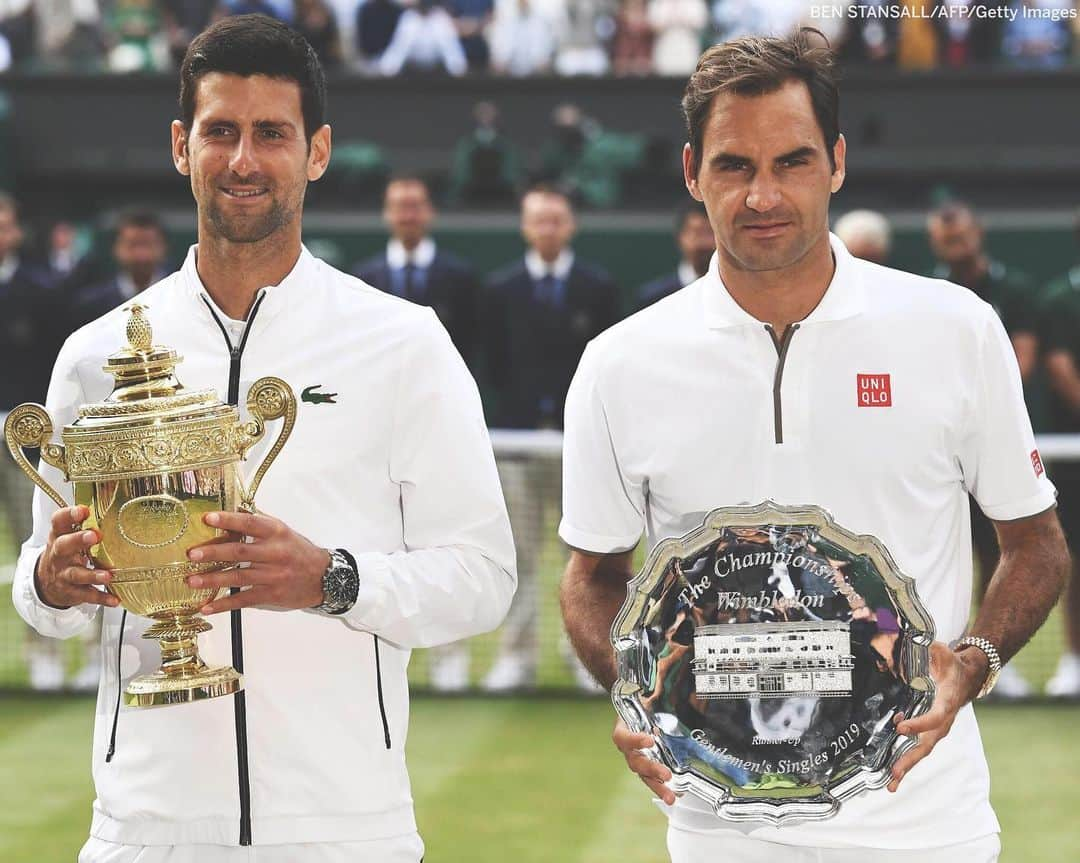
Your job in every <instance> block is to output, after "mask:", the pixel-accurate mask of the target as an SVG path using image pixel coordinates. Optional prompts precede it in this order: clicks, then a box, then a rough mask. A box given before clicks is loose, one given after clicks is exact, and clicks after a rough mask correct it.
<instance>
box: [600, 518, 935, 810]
mask: <svg viewBox="0 0 1080 863" xmlns="http://www.w3.org/2000/svg"><path fill="white" fill-rule="evenodd" d="M933 638H934V626H933V621H932V619H931V618H930V615H929V614H928V613H927V612H926V610H925V609H924V608H923V606H922V604H921V603H920V601H919V599H918V596H917V595H916V593H915V588H914V582H913V581H912V580H911V579H910V578H908V577H906V576H905V575H903V574H902V573H901V572H900V571H899V569H898V568H897V566H896V564H895V562H894V561H893V559H892V557H891V556H890V555H889V553H888V551H887V550H886V549H885V547H884V546H883V545H882V544H881V542H879V541H878V540H877V539H875V538H874V537H870V536H857V535H855V534H853V533H851V532H849V531H847V530H845V529H844V528H842V527H840V526H839V525H837V524H836V523H835V522H834V521H833V520H832V518H831V517H830V516H829V514H828V513H827V512H825V511H824V510H823V509H821V508H820V507H816V506H799V507H787V506H779V505H777V504H775V503H773V502H772V501H766V502H764V503H762V504H759V505H757V506H739V507H727V508H723V509H717V510H714V511H713V512H711V513H709V515H708V516H707V517H706V519H705V521H704V523H703V524H702V525H701V526H700V527H698V528H697V529H695V530H693V531H691V532H690V533H688V534H686V535H685V536H683V537H680V538H678V539H668V540H664V541H663V542H660V543H658V544H657V546H656V547H655V548H654V549H653V551H652V554H651V555H650V556H649V558H648V560H647V561H646V563H645V565H644V567H643V568H642V570H641V572H640V573H639V574H638V575H637V576H636V577H635V578H634V579H633V581H631V583H630V584H629V585H628V587H627V600H626V603H625V604H624V606H623V608H622V610H621V611H620V613H619V615H618V616H617V617H616V619H615V622H614V624H613V625H612V630H611V640H612V644H613V645H614V648H615V653H616V659H617V663H618V671H619V679H618V680H617V681H616V683H615V686H614V687H613V689H612V693H611V695H612V701H613V702H614V704H615V707H616V709H617V710H618V712H619V714H620V716H621V717H622V718H623V721H624V722H626V724H627V725H628V726H629V727H630V729H631V730H633V731H641V732H646V733H650V734H652V736H653V738H654V740H655V741H656V745H655V746H654V748H653V749H652V750H650V752H649V753H648V754H649V755H650V757H653V758H656V759H657V760H659V761H661V762H663V763H664V764H665V765H667V766H668V767H669V768H670V769H671V771H672V774H673V780H672V784H673V786H674V788H675V789H676V790H677V791H688V792H690V793H692V794H694V795H695V796H696V797H699V798H701V799H702V800H704V801H705V802H706V803H708V804H709V805H710V806H711V807H712V809H713V811H714V812H715V813H716V814H717V815H718V816H720V817H721V818H725V819H729V820H734V821H763V822H766V823H771V824H783V823H791V822H796V821H807V820H819V819H824V818H830V817H832V816H833V815H835V814H836V812H837V811H839V808H840V806H841V802H842V801H843V800H844V799H846V798H848V797H851V796H853V795H856V794H860V793H862V792H864V791H867V790H869V789H874V788H880V787H882V786H884V785H885V784H886V783H887V782H888V780H889V770H890V768H891V767H892V764H893V763H894V762H895V761H896V759H897V758H899V757H900V755H901V754H902V753H903V752H905V751H907V749H909V748H910V747H911V746H913V745H914V741H913V740H911V739H910V738H907V737H904V736H902V735H900V734H898V732H897V731H896V728H895V725H894V722H893V719H894V717H895V716H896V714H898V713H903V714H904V715H906V716H908V717H913V716H917V715H919V714H921V713H924V712H925V711H927V710H929V709H930V704H931V702H932V699H933V691H934V685H933V681H932V679H931V678H930V672H929V668H930V655H929V650H930V644H931V642H932V641H933Z"/></svg>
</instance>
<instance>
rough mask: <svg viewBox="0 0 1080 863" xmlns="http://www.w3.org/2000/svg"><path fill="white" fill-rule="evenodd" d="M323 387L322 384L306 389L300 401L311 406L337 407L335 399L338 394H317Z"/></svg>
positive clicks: (301, 394)
mask: <svg viewBox="0 0 1080 863" xmlns="http://www.w3.org/2000/svg"><path fill="white" fill-rule="evenodd" d="M321 387H322V384H315V385H314V386H311V387H304V391H303V392H302V393H300V401H302V402H308V403H309V404H313V405H322V404H328V405H336V404H337V402H336V401H334V397H335V396H336V395H337V393H317V392H315V390H317V389H320V388H321Z"/></svg>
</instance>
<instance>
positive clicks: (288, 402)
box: [240, 377, 296, 512]
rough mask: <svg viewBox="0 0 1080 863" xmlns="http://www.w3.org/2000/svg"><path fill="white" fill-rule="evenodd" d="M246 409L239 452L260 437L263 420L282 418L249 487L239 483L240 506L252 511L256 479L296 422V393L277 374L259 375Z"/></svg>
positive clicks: (274, 455) (262, 430) (264, 469)
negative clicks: (248, 416)
mask: <svg viewBox="0 0 1080 863" xmlns="http://www.w3.org/2000/svg"><path fill="white" fill-rule="evenodd" d="M247 409H248V412H249V413H250V414H251V416H252V419H251V421H250V422H248V423H246V424H245V425H244V429H243V431H244V434H245V435H246V436H247V438H248V439H247V440H246V441H245V442H244V443H243V444H242V445H241V454H244V453H246V452H247V451H248V450H249V449H250V448H251V447H252V446H254V445H255V443H256V442H257V441H259V440H261V439H262V436H263V434H264V433H265V431H266V422H267V420H276V419H280V418H281V417H284V418H285V422H284V423H283V424H282V426H281V431H280V432H278V436H277V440H275V441H274V445H273V446H272V447H270V452H268V453H267V454H266V458H264V459H263V460H262V464H260V465H259V469H258V470H256V471H255V476H254V478H253V479H252V480H251V487H250V488H249V489H248V490H247V491H244V489H243V487H241V489H240V509H241V510H243V511H245V512H254V511H255V492H256V491H258V490H259V483H260V482H262V478H263V476H264V475H265V474H266V471H267V470H268V469H269V467H270V465H271V464H273V463H274V459H275V458H277V454H278V453H279V452H281V448H282V447H283V446H285V441H287V440H288V439H289V435H290V434H292V430H293V425H295V423H296V395H295V394H294V393H293V391H292V387H290V386H289V385H288V384H287V383H285V381H283V380H282V379H281V378H275V377H265V378H259V379H258V380H257V381H255V383H253V384H252V385H251V389H249V390H248V395H247Z"/></svg>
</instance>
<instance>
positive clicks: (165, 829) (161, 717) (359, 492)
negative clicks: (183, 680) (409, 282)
mask: <svg viewBox="0 0 1080 863" xmlns="http://www.w3.org/2000/svg"><path fill="white" fill-rule="evenodd" d="M140 302H142V303H144V304H145V305H146V306H147V307H148V313H147V315H148V317H149V319H150V321H151V324H152V326H153V328H154V342H155V344H164V345H169V346H171V347H174V348H176V349H177V350H178V352H179V353H180V354H181V355H182V356H183V358H184V359H183V362H181V363H180V365H179V367H178V369H177V375H178V377H179V379H180V381H181V382H182V383H183V384H184V385H185V386H186V387H188V388H190V389H203V388H208V387H213V388H215V389H217V390H218V392H219V394H220V395H221V397H222V399H223V400H224V399H226V398H227V397H228V398H229V399H230V400H233V401H236V400H237V399H238V400H239V402H240V404H241V416H242V417H244V416H245V411H244V409H243V403H244V399H245V395H246V393H247V390H248V388H249V387H250V386H251V384H252V383H253V382H254V381H255V380H256V379H257V378H259V377H261V376H263V375H276V376H278V377H281V378H284V379H285V380H286V381H287V382H288V383H289V384H290V385H291V386H292V388H293V390H294V392H295V393H296V395H297V398H298V400H299V399H300V397H301V394H302V393H304V392H305V391H308V392H309V393H315V394H321V395H327V394H330V395H331V396H332V398H331V399H330V400H324V399H314V403H312V401H309V400H306V399H305V400H303V401H299V403H298V407H299V415H298V419H297V422H296V427H295V429H294V431H293V434H292V437H291V438H290V439H289V441H288V443H287V444H286V445H285V447H284V449H283V450H282V451H281V453H280V455H279V456H278V457H277V460H276V461H275V462H274V464H273V466H272V467H271V468H270V470H269V472H268V473H267V474H266V478H265V480H264V481H263V483H262V486H261V487H260V489H259V491H258V495H257V498H256V501H255V502H256V505H257V506H258V508H259V509H260V510H261V511H262V512H265V513H268V514H270V515H273V516H276V517H278V518H281V519H282V520H283V521H285V522H286V523H287V524H288V525H290V526H291V527H292V528H293V529H295V530H297V531H298V532H300V533H301V534H303V535H304V536H306V537H308V538H309V539H310V540H312V541H313V542H315V543H317V544H319V545H322V546H325V547H328V548H338V547H343V548H346V549H348V550H349V551H350V552H351V553H352V554H353V555H354V556H355V558H356V560H357V563H358V567H359V572H360V592H359V598H358V600H357V602H356V605H355V606H354V608H353V609H352V610H351V611H350V612H349V613H347V614H346V615H344V616H342V618H340V619H335V618H332V617H328V616H325V615H321V614H317V613H310V612H306V611H287V612H286V611H276V610H270V609H265V610H264V609H244V610H243V611H241V612H233V613H232V614H219V615H213V616H212V617H211V618H210V621H211V623H212V624H213V626H214V628H213V630H212V631H210V632H207V633H204V634H203V635H202V636H200V639H199V643H200V651H201V655H202V657H203V659H204V660H205V661H206V662H207V663H208V664H214V665H218V664H226V663H231V664H232V665H233V666H234V667H237V668H238V669H241V668H242V671H243V674H244V690H243V692H242V693H241V694H240V695H237V696H226V697H220V698H214V699H210V700H207V701H202V702H198V703H195V704H185V705H172V706H167V707H161V708H155V709H146V708H128V707H123V706H119V707H118V704H119V692H120V690H121V689H122V687H123V686H124V685H125V684H126V682H127V681H128V680H129V679H130V678H131V677H132V676H133V675H135V674H142V673H147V672H149V671H152V670H153V669H154V668H156V667H157V664H158V662H159V650H158V647H157V643H156V642H154V641H147V640H145V639H142V638H140V635H141V633H142V632H143V631H144V630H145V628H146V627H147V625H148V621H147V619H145V618H141V617H138V616H136V615H133V614H126V613H125V612H124V610H123V609H122V608H112V609H105V610H104V612H103V613H104V622H103V632H102V651H103V660H104V661H103V666H104V669H105V671H104V673H103V676H102V681H101V686H100V689H99V692H98V699H97V713H96V721H95V727H94V752H93V774H94V783H95V786H96V789H97V799H96V801H95V802H94V813H93V823H92V826H91V833H92V835H94V836H96V837H98V838H100V839H104V840H107V841H111V842H119V843H128V844H138V845H174V844H188V843H213V844H223V845H238V844H239V845H246V844H281V843H303V842H346V841H359V840H368V839H377V838H390V837H394V836H399V835H404V834H411V833H412V832H414V831H415V830H416V824H415V820H414V818H413V806H412V797H411V793H410V789H409V777H408V774H407V772H406V769H405V737H406V731H407V728H408V720H409V697H408V688H407V682H406V677H405V670H406V667H407V665H408V662H409V652H410V649H411V648H413V647H427V646H430V645H435V644H440V643H446V642H450V641H454V640H456V639H460V638H465V637H467V636H470V635H474V634H476V633H479V632H483V631H486V630H490V629H493V628H494V627H496V626H497V625H498V624H499V622H500V621H501V620H502V619H503V617H504V615H505V613H506V611H507V609H508V607H509V604H510V600H511V597H512V595H513V592H514V588H515V584H516V571H515V562H514V546H513V540H512V539H511V535H510V526H509V522H508V520H507V516H506V509H505V505H504V503H503V498H502V493H501V491H500V488H499V481H498V477H497V474H496V471H495V461H494V458H493V455H492V451H491V444H490V441H489V438H488V434H487V430H486V427H485V424H484V417H483V412H482V409H481V406H480V399H479V396H478V394H477V390H476V386H475V384H474V382H473V380H472V378H471V377H470V375H469V373H468V371H467V370H466V368H465V365H464V363H463V362H462V360H461V358H460V356H459V355H458V354H457V352H456V351H455V350H454V348H453V346H452V344H451V342H450V339H449V337H448V336H447V334H446V331H445V330H444V329H443V328H442V326H441V325H440V324H439V323H438V320H437V319H436V317H435V315H434V313H433V312H432V311H431V310H430V309H427V308H423V307H420V306H416V305H412V304H411V303H407V302H405V301H403V300H399V299H397V298H395V297H392V296H388V295H387V294H384V293H381V292H379V291H377V290H375V289H373V288H371V287H369V286H368V285H366V284H364V283H363V282H360V281H358V280H356V279H353V278H351V277H349V276H346V275H344V274H343V273H340V272H338V271H336V270H334V269H333V268H331V267H330V266H328V265H327V264H325V263H324V262H322V261H320V260H318V259H317V258H314V257H313V256H312V255H311V254H310V253H308V252H307V250H306V249H305V250H303V251H302V252H301V254H300V257H299V259H298V261H297V263H296V265H295V267H294V268H293V270H292V271H291V272H290V273H289V275H288V276H287V277H286V278H285V279H284V280H283V281H282V282H281V283H280V284H278V285H276V286H274V287H269V288H266V289H264V290H263V291H262V292H261V294H260V298H259V299H258V300H257V301H256V304H255V306H254V307H253V310H252V312H251V313H250V314H249V315H248V320H247V323H246V333H241V332H240V331H241V330H242V329H244V327H242V326H241V325H239V324H238V323H237V322H232V323H231V325H230V322H229V321H227V320H226V319H225V317H224V315H223V314H222V313H221V312H220V311H219V310H218V309H217V308H216V307H215V306H214V304H213V302H212V301H211V300H210V298H209V296H208V295H207V294H206V291H205V289H204V288H203V286H202V284H201V282H200V280H199V277H198V274H197V272H196V268H195V249H194V248H192V250H191V251H190V252H189V253H188V256H187V260H186V261H185V263H184V265H183V267H182V268H181V269H180V271H179V272H176V273H174V274H172V275H170V276H169V277H167V278H166V279H164V280H163V281H161V282H159V283H158V284H156V285H154V286H153V287H151V288H150V289H148V290H147V291H146V292H144V293H143V294H142V295H141V296H140ZM126 317H127V316H126V313H124V312H123V311H122V310H121V309H116V310H113V311H112V312H110V313H108V314H107V315H105V316H103V317H101V318H99V319H98V320H96V321H94V322H93V323H90V324H88V325H87V326H85V327H83V328H82V329H80V330H78V331H77V332H76V333H74V334H73V335H72V336H71V337H70V338H69V339H68V340H67V342H66V343H65V345H64V347H63V348H62V350H61V352H60V355H59V358H58V359H57V362H56V367H55V369H54V371H53V377H52V383H51V384H50V387H49V396H48V404H47V407H48V410H49V413H50V414H51V416H52V419H53V423H54V427H55V429H56V432H55V434H56V437H55V439H56V440H57V441H59V439H60V438H59V434H60V430H61V429H62V428H63V427H64V426H65V425H66V424H68V423H70V422H72V421H73V420H74V419H75V417H76V411H77V408H78V406H79V405H81V404H84V403H86V402H95V401H101V400H103V399H104V398H106V397H107V396H108V394H109V393H110V392H111V390H112V379H111V378H110V377H109V376H108V375H106V374H105V373H104V371H102V366H103V365H104V360H105V358H106V357H107V356H108V355H109V354H111V353H114V352H115V351H116V350H118V349H119V348H121V347H122V346H123V345H124V344H125V342H126V339H125V336H124V327H125V321H126ZM230 331H231V334H230ZM278 425H279V423H270V424H269V426H270V427H269V428H268V430H267V434H266V436H265V437H264V439H263V440H262V441H261V442H260V443H259V445H258V446H256V447H255V448H254V449H253V451H252V452H251V453H249V455H248V459H247V463H246V464H244V465H241V474H242V475H245V476H247V477H250V475H251V474H252V473H253V472H254V470H255V467H256V466H257V465H258V464H259V463H260V462H261V461H262V458H263V456H264V455H265V453H266V452H267V450H268V449H269V447H270V446H271V444H272V441H273V439H274V437H275V435H276V433H277V426H278ZM42 473H43V475H44V476H45V477H46V478H47V479H48V480H49V481H50V482H51V483H52V484H53V485H54V487H55V488H57V489H58V490H60V491H61V492H62V493H64V494H65V495H68V496H70V486H69V485H67V484H65V483H64V481H63V477H62V476H61V475H60V473H59V472H58V471H56V470H55V469H53V468H50V467H49V466H47V465H43V466H42ZM54 511H55V507H54V504H53V503H52V502H51V501H50V500H49V499H48V498H46V497H45V496H44V495H43V494H42V493H41V492H40V491H38V492H36V495H35V503H34V525H35V527H34V534H33V536H32V537H31V538H30V539H29V540H27V542H26V543H25V545H24V546H23V548H22V553H21V555H20V557H19V562H18V567H17V571H16V576H15V582H14V588H13V593H14V600H15V605H16V608H17V609H18V611H19V613H20V614H21V615H22V617H23V618H24V619H25V620H26V621H27V623H29V624H30V625H31V626H33V627H34V628H35V629H36V630H37V631H38V632H40V633H42V634H44V635H49V636H55V637H59V638H67V637H70V636H73V635H76V634H78V633H79V632H81V631H82V630H84V629H85V628H86V627H87V626H89V625H90V622H91V619H92V618H93V617H94V615H95V614H96V613H98V609H97V608H96V607H90V606H76V607H74V608H71V609H67V610H56V609H52V608H50V607H48V606H46V605H44V604H43V603H42V602H41V601H40V599H39V598H38V597H37V595H36V592H35V590H34V584H33V569H34V564H35V562H36V560H37V558H38V556H39V555H40V554H41V551H42V549H43V548H44V546H45V539H46V536H47V535H48V531H49V519H50V517H51V515H52V513H53V512H54Z"/></svg>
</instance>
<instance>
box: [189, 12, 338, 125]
mask: <svg viewBox="0 0 1080 863" xmlns="http://www.w3.org/2000/svg"><path fill="white" fill-rule="evenodd" d="M210 72H224V73H225V74H228V75H242V76H243V77H245V78H247V77H250V76H252V75H266V76H267V77H268V78H281V79H284V80H288V81H295V82H296V83H297V84H298V85H300V108H301V110H302V112H303V114H304V135H305V136H306V137H307V140H308V143H309V144H310V143H311V136H312V135H314V134H315V132H316V131H317V130H318V129H319V128H320V127H321V126H322V125H323V122H324V119H323V118H324V116H325V115H326V76H325V75H324V74H323V70H322V65H321V64H320V63H319V57H318V55H317V54H316V53H315V50H314V49H313V48H312V47H311V45H310V44H309V43H308V41H307V39H305V38H304V37H303V36H301V35H300V34H299V33H297V32H296V31H295V30H292V29H290V28H289V27H287V26H286V25H285V24H282V23H281V22H280V21H278V20H276V19H274V18H271V17H269V16H267V15H234V16H232V17H230V18H223V19H221V20H220V21H218V22H217V23H216V24H213V25H212V26H210V27H208V28H207V29H206V30H204V31H203V32H202V33H200V34H199V35H198V36H196V37H195V38H194V39H192V40H191V44H190V45H188V49H187V52H186V53H185V54H184V61H183V62H182V63H181V64H180V120H181V122H182V123H183V124H184V128H185V129H190V128H191V124H192V122H193V121H194V119H195V88H196V86H197V85H198V83H199V79H200V78H201V77H202V76H203V75H206V74H209V73H210Z"/></svg>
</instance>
